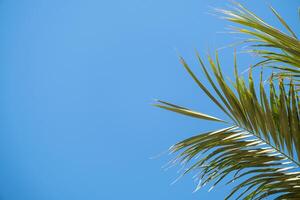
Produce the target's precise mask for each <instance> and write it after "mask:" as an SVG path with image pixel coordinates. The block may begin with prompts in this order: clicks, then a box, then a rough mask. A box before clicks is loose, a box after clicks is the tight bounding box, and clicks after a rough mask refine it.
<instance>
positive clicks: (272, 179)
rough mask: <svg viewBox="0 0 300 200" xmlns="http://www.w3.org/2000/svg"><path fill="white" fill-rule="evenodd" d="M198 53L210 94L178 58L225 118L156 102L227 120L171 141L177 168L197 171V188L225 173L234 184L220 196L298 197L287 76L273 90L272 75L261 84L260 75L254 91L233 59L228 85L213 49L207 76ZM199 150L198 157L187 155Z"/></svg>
mask: <svg viewBox="0 0 300 200" xmlns="http://www.w3.org/2000/svg"><path fill="white" fill-rule="evenodd" d="M198 59H199V62H200V65H201V67H202V70H203V74H204V75H205V76H206V78H207V80H208V81H209V83H210V85H211V87H212V88H213V90H214V94H213V93H212V92H210V91H209V89H208V88H207V87H205V86H204V84H203V83H202V82H201V81H200V80H199V79H198V78H197V77H196V75H195V74H194V73H193V72H192V70H191V69H190V67H189V66H188V64H187V63H186V62H185V61H184V59H183V58H181V62H182V64H183V66H184V67H185V68H186V69H187V71H188V73H189V74H190V75H191V77H192V78H193V79H194V80H195V82H196V83H197V84H198V86H199V87H200V89H201V90H203V91H204V92H205V93H206V94H207V96H208V97H209V98H210V99H211V100H212V101H213V102H214V103H215V104H216V105H217V106H218V107H219V108H220V109H221V110H222V111H223V112H224V113H225V114H226V115H227V116H228V118H229V119H230V121H229V122H225V121H226V120H221V119H219V118H216V117H212V116H209V115H205V114H202V113H198V112H195V111H192V110H190V109H187V108H184V107H181V106H176V105H174V104H170V103H168V102H164V101H159V102H158V104H157V106H158V107H161V108H164V109H167V110H171V111H174V112H177V113H180V114H184V115H188V116H191V117H197V118H200V119H206V120H211V121H217V122H218V123H223V124H225V125H226V126H227V127H226V128H224V129H221V130H216V131H211V132H207V133H203V134H199V135H196V136H194V137H191V138H188V139H186V140H183V141H181V142H179V143H177V144H176V145H174V146H172V147H171V148H170V151H171V152H173V153H175V152H176V153H177V156H176V158H175V160H174V162H175V163H181V164H184V165H186V167H187V169H186V170H185V171H184V172H183V174H186V173H188V172H191V171H196V172H199V173H198V175H197V178H199V180H200V181H199V185H198V187H197V189H199V188H201V187H202V186H204V185H206V184H208V183H210V184H212V187H211V188H213V187H215V185H217V184H219V183H220V182H222V180H224V179H225V177H226V178H228V177H231V180H230V181H229V182H228V183H232V182H238V184H237V185H236V186H235V188H234V189H233V190H232V192H231V193H230V194H229V195H228V197H227V198H226V199H228V198H231V197H234V196H235V197H236V199H240V198H244V199H262V198H264V197H269V196H272V195H273V196H274V197H276V198H277V199H293V198H294V199H297V198H300V169H299V167H300V163H299V161H300V120H299V117H300V101H299V98H298V96H296V95H295V85H294V83H293V81H290V82H289V84H288V87H287V86H285V83H284V80H283V79H282V78H279V80H278V90H276V88H275V85H274V83H273V79H271V80H270V84H269V85H268V88H265V86H264V84H263V81H262V78H261V79H260V83H259V90H258V91H256V90H255V85H254V81H253V78H252V72H251V71H250V73H249V76H248V84H246V81H245V80H244V79H243V77H240V76H238V72H237V67H236V59H235V81H233V85H229V84H228V83H227V81H225V79H224V76H223V74H222V71H221V67H220V64H219V61H218V55H216V59H215V60H214V59H213V58H212V57H210V56H209V57H208V60H209V66H210V69H211V71H212V72H213V76H211V75H210V73H209V71H208V69H207V67H206V66H205V65H204V63H203V61H202V60H201V58H200V56H199V55H198ZM267 90H268V91H269V92H267ZM277 91H278V92H277ZM267 93H268V94H267ZM228 124H231V126H228ZM199 155H201V156H200V159H198V160H195V161H194V159H192V158H195V157H197V156H199Z"/></svg>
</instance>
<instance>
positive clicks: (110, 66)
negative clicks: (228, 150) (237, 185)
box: [0, 0, 299, 200]
mask: <svg viewBox="0 0 300 200" xmlns="http://www.w3.org/2000/svg"><path fill="white" fill-rule="evenodd" d="M269 3H270V4H272V5H273V6H274V7H275V8H277V10H278V11H279V12H280V13H281V14H282V15H283V16H284V17H285V18H286V19H287V21H288V22H290V23H291V24H292V25H293V26H297V28H296V30H297V31H299V23H298V21H299V20H298V16H297V7H298V6H299V2H298V3H297V1H294V0H288V1H284V2H283V1H279V0H276V1H275V0H269V1H268V2H266V1H261V0H253V1H248V3H247V4H246V5H247V6H248V7H249V8H251V9H254V10H255V11H256V12H257V13H258V14H260V15H261V16H263V17H266V18H267V19H268V21H269V22H273V21H274V18H273V19H272V18H270V12H269V11H268V9H267V5H268V4H269ZM226 5H228V2H226V1H220V0H219V1H217V0H191V1H186V0H164V1H162V0H127V1H124V0H110V1H103V0H64V1H62V0H48V1H46V0H35V1H34V0H27V1H21V0H20V1H14V0H1V1H0V24H1V31H0V41H1V48H0V64H1V67H0V72H1V73H0V77H1V78H0V91H1V93H0V94H1V98H0V108H1V112H0V113H1V114H0V118H1V119H0V127H1V128H0V130H1V131H0V132H1V135H0V160H1V162H0V163H1V164H0V188H1V190H0V199H1V200H66V199H67V200H68V199H72V200H83V199H87V200H96V199H97V200H119V199H128V200H129V199H130V200H141V199H143V200H153V199H155V200H163V199H172V200H182V199H185V200H192V199H204V200H205V199H209V198H210V199H223V198H222V197H224V194H225V193H226V192H228V188H227V187H220V186H219V187H217V188H218V189H217V190H215V192H210V193H208V192H207V190H208V188H204V190H201V191H199V192H197V193H192V191H193V189H194V187H195V184H194V183H193V181H192V180H191V179H190V177H187V178H184V179H182V180H181V181H179V182H178V183H177V184H175V185H172V186H170V183H171V182H172V181H173V180H174V179H175V178H176V177H177V174H176V170H169V171H167V172H165V171H163V170H162V169H161V167H162V166H163V165H164V164H165V163H166V162H167V160H168V159H169V158H170V157H168V156H167V155H164V156H162V157H160V158H158V159H154V160H153V159H152V160H151V159H149V158H150V157H151V156H154V155H157V154H159V153H160V152H162V151H164V150H166V149H167V148H168V147H169V146H170V145H172V144H173V143H175V142H176V141H179V140H180V139H183V138H185V137H188V136H191V135H193V134H196V133H199V132H201V131H207V130H212V129H214V128H216V126H215V124H213V123H207V122H203V121H198V120H195V119H191V118H187V117H183V116H178V115H176V114H174V113H169V112H166V111H163V110H159V109H157V108H154V107H151V106H150V104H151V103H153V99H155V98H160V99H164V100H168V101H171V102H174V103H178V104H181V105H185V106H190V107H192V108H195V109H197V110H199V111H202V112H206V113H208V114H212V115H216V116H221V117H222V114H220V113H219V110H218V109H217V108H216V107H215V106H213V105H212V103H210V102H209V100H208V99H207V98H206V97H205V95H203V94H202V93H201V92H200V91H199V90H197V87H196V85H195V84H194V83H193V82H192V80H191V79H190V78H189V77H188V75H187V74H186V73H185V71H184V70H183V68H182V67H181V66H180V64H179V62H178V58H177V54H178V53H180V54H181V55H183V56H185V57H186V58H187V60H188V61H189V63H191V64H194V63H195V56H194V49H195V48H197V49H198V50H199V51H200V52H201V53H204V52H206V51H207V50H208V49H215V48H218V47H222V46H224V45H227V44H229V43H230V42H231V41H233V40H234V37H238V36H233V35H230V34H223V33H220V32H223V31H224V30H225V26H226V24H228V23H226V22H224V21H222V20H220V19H218V18H216V17H214V16H212V15H210V14H208V13H212V9H211V7H224V6H226ZM231 51H232V49H225V50H223V51H221V55H222V61H223V69H224V71H226V72H228V75H230V72H231V68H232V65H231V56H232V53H231ZM251 59H253V58H251ZM246 60H247V58H245V59H244V58H242V59H241V63H247V62H246ZM194 67H195V68H196V66H194ZM240 67H241V68H242V69H243V68H244V69H245V68H247V66H246V64H245V66H240Z"/></svg>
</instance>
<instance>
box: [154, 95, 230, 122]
mask: <svg viewBox="0 0 300 200" xmlns="http://www.w3.org/2000/svg"><path fill="white" fill-rule="evenodd" d="M153 106H156V107H158V108H162V109H165V110H169V111H172V112H176V113H179V114H182V115H186V116H189V117H194V118H198V119H204V120H209V121H217V122H225V121H224V120H221V119H219V118H217V117H213V116H210V115H207V114H204V113H201V112H197V111H193V110H190V109H188V108H184V107H181V106H177V105H174V104H171V103H168V102H165V101H161V100H158V103H157V104H153Z"/></svg>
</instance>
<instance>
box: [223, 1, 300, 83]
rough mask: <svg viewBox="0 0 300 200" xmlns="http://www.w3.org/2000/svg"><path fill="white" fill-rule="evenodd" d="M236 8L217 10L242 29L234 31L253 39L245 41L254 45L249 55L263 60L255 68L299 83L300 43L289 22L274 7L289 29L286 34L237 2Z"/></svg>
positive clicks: (238, 28)
mask: <svg viewBox="0 0 300 200" xmlns="http://www.w3.org/2000/svg"><path fill="white" fill-rule="evenodd" d="M236 5H237V6H236V9H233V10H218V11H219V12H221V13H223V14H224V18H225V19H226V20H229V21H231V22H233V23H235V24H237V25H241V26H242V27H234V28H233V29H234V30H235V31H237V32H238V33H242V34H246V35H248V36H250V37H251V38H249V39H246V40H245V41H244V42H245V43H251V45H250V47H251V48H250V50H249V52H252V53H255V54H256V55H259V56H261V57H262V58H263V59H264V60H263V61H261V62H258V63H257V64H256V66H258V65H260V66H267V67H270V68H273V69H276V70H278V69H279V72H278V75H282V74H284V75H285V76H287V75H289V77H291V78H294V80H296V81H300V79H299V75H300V41H299V39H298V38H297V36H296V34H295V33H294V31H293V30H292V29H291V28H290V26H289V25H288V24H287V22H286V21H285V20H284V19H283V18H282V17H281V16H280V15H279V13H278V12H277V11H276V10H275V9H274V8H272V7H271V11H272V12H273V13H274V15H275V17H276V18H277V19H278V20H279V22H280V23H281V24H282V26H283V27H284V28H285V29H286V32H287V33H285V32H283V31H281V30H280V29H279V28H276V27H274V26H272V25H270V24H268V23H267V22H265V21H264V20H263V19H261V18H259V17H258V16H257V15H255V14H254V13H253V12H251V11H249V10H248V9H246V8H245V7H243V6H242V5H241V4H239V3H236ZM243 27H244V28H243Z"/></svg>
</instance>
